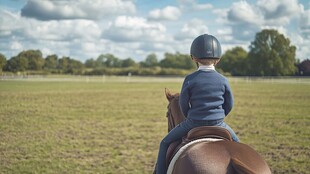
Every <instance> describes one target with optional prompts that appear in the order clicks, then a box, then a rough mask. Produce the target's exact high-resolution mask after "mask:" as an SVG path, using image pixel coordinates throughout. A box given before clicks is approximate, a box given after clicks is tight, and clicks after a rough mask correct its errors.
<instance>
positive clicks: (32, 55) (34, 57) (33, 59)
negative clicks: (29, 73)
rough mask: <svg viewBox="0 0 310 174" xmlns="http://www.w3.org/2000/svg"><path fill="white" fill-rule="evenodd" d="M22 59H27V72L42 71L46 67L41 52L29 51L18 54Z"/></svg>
mask: <svg viewBox="0 0 310 174" xmlns="http://www.w3.org/2000/svg"><path fill="white" fill-rule="evenodd" d="M17 57H19V58H20V59H23V58H25V59H27V61H28V66H27V70H41V69H42V68H43V66H44V58H43V57H42V53H41V51H40V50H27V51H22V52H20V53H19V54H18V56H17Z"/></svg>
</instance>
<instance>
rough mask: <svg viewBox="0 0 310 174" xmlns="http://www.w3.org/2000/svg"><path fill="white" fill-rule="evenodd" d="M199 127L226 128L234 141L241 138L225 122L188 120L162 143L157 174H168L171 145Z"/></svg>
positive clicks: (174, 129) (171, 132)
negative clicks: (167, 163) (167, 164)
mask: <svg viewBox="0 0 310 174" xmlns="http://www.w3.org/2000/svg"><path fill="white" fill-rule="evenodd" d="M198 126H220V127H223V128H226V129H227V130H228V131H229V132H230V134H231V136H232V138H233V140H234V141H236V142H239V138H238V137H237V135H236V134H235V132H234V131H233V130H232V129H231V128H230V127H229V126H228V125H227V124H226V123H225V122H224V120H214V121H195V120H191V119H186V120H184V121H183V122H182V123H180V124H179V125H177V126H176V127H175V128H173V129H172V130H171V131H170V132H169V133H168V134H167V136H166V137H165V138H164V139H163V140H162V141H161V143H160V147H159V152H158V157H157V169H156V173H157V174H166V173H167V171H166V170H167V166H166V154H167V150H168V147H169V145H170V144H171V143H172V142H174V141H176V140H179V139H180V138H182V137H183V136H185V135H186V134H187V133H188V132H189V131H190V130H191V129H192V128H194V127H198Z"/></svg>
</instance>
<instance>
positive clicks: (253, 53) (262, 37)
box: [248, 29, 296, 76]
mask: <svg viewBox="0 0 310 174" xmlns="http://www.w3.org/2000/svg"><path fill="white" fill-rule="evenodd" d="M295 52H296V47H295V46H293V45H291V44H290V40H289V39H287V38H285V37H284V35H283V34H280V33H278V31H277V30H272V29H271V30H268V29H266V30H262V31H261V32H259V33H257V34H256V36H255V40H254V41H253V42H252V43H251V45H250V52H249V55H248V60H249V66H250V69H249V73H250V75H259V76H266V75H267V76H279V75H293V74H294V73H295V72H296V67H295V65H294V64H295V61H296V60H295Z"/></svg>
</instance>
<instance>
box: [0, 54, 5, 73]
mask: <svg viewBox="0 0 310 174" xmlns="http://www.w3.org/2000/svg"><path fill="white" fill-rule="evenodd" d="M5 65H6V57H5V56H4V55H3V54H1V53H0V72H2V69H3V68H4V66H5Z"/></svg>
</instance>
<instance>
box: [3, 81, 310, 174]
mask: <svg viewBox="0 0 310 174" xmlns="http://www.w3.org/2000/svg"><path fill="white" fill-rule="evenodd" d="M72 79H73V80H72ZM74 79H77V80H74ZM307 80H308V79H304V81H307ZM294 82H295V81H293V83H292V80H287V81H286V80H281V81H280V82H278V83H276V82H275V83H274V81H272V82H270V81H269V82H265V81H259V80H255V81H247V80H239V79H238V80H234V79H231V87H232V90H233V93H234V97H235V107H234V109H233V112H232V113H231V114H230V115H229V116H228V117H227V119H226V122H227V123H228V124H229V125H230V126H231V127H232V128H233V129H234V130H235V131H236V132H237V134H238V136H239V138H240V139H241V141H242V142H243V143H246V144H249V145H250V146H252V147H253V148H254V149H256V150H257V151H258V152H259V153H260V154H261V155H262V156H263V157H264V158H265V159H266V161H267V162H268V164H269V165H270V167H271V168H272V171H273V173H307V172H309V170H310V168H309V164H310V146H309V144H310V129H309V126H310V115H309V114H310V92H309V89H310V84H309V83H299V82H300V81H299V80H298V81H296V83H294ZM297 82H298V83H297ZM181 83H182V79H181V80H180V79H157V78H151V79H146V78H131V79H128V78H125V77H122V78H116V77H100V78H98V79H94V78H90V79H87V78H84V77H81V78H71V77H70V79H69V80H68V79H66V80H63V79H61V78H60V79H58V80H57V79H49V80H46V79H45V80H38V79H34V80H29V79H28V80H0V98H1V100H0V173H14V174H15V173H46V174H49V173H106V174H108V173H111V174H112V173H113V174H114V173H132V174H139V173H151V172H152V170H153V165H154V162H155V160H156V156H157V151H158V146H159V142H160V140H161V139H162V137H163V136H164V135H165V134H166V131H167V120H166V117H165V116H166V111H167V110H166V107H167V100H166V98H165V95H164V88H165V87H168V88H170V89H171V91H173V92H178V91H179V90H180V88H181Z"/></svg>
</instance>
